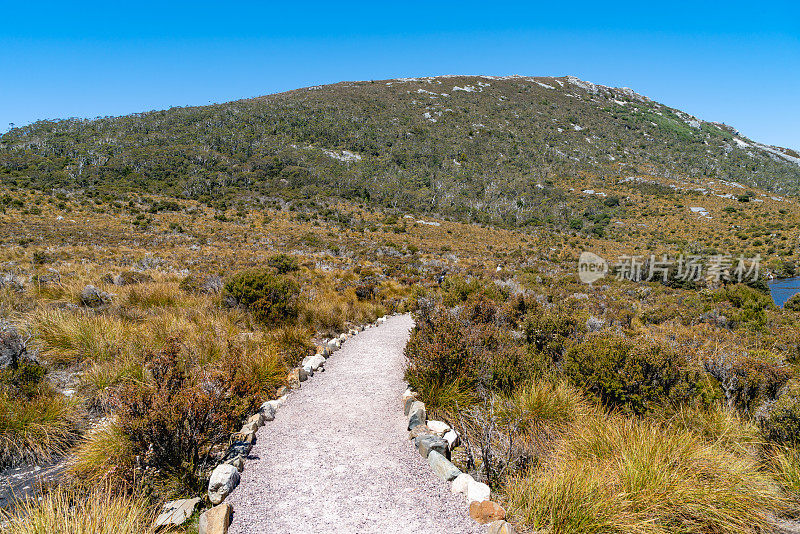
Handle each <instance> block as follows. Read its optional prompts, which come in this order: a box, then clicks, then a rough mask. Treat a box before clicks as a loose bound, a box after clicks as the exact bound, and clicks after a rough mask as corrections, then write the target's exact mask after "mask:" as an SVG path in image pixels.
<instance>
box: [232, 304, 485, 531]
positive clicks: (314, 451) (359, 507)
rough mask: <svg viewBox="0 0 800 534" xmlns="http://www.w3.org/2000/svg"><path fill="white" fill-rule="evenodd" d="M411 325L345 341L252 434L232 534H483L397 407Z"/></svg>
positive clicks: (403, 321) (390, 322) (393, 323)
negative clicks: (421, 450)
mask: <svg viewBox="0 0 800 534" xmlns="http://www.w3.org/2000/svg"><path fill="white" fill-rule="evenodd" d="M413 325H414V322H413V320H412V319H411V317H410V316H408V315H401V316H394V317H388V318H387V321H386V322H385V323H384V324H383V325H381V326H379V327H376V328H370V329H368V330H365V331H364V332H361V333H360V334H359V335H358V336H355V337H352V338H350V339H349V340H348V341H347V343H345V344H344V346H343V347H342V349H341V350H339V351H337V352H335V353H334V354H333V355H332V356H331V357H330V358H329V360H328V361H327V362H326V363H325V372H324V373H315V374H314V377H313V378H311V379H309V380H308V381H306V382H303V386H302V388H301V389H299V390H296V391H295V392H294V393H292V394H291V395H290V396H289V398H288V400H287V402H286V405H285V406H283V407H282V408H281V409H280V410H278V412H277V414H276V417H275V420H274V421H272V422H269V423H267V424H266V425H265V426H263V427H261V428H260V429H259V430H258V433H257V434H256V440H257V441H256V444H255V445H254V446H253V449H252V451H251V452H250V458H249V459H248V461H247V462H246V463H245V468H244V472H243V473H242V478H241V483H240V485H239V487H238V488H236V490H235V491H234V492H233V493H231V494H230V495H229V496H228V497H227V499H226V500H225V502H227V503H230V504H232V505H233V511H234V517H233V521H232V523H231V526H230V531H229V532H230V533H231V534H267V533H273V532H275V533H281V534H316V533H320V534H322V533H325V534H334V533H341V534H362V533H381V534H385V533H392V534H400V533H414V534H426V533H430V534H434V533H435V534H443V533H481V534H485V532H486V527H484V526H481V525H478V524H477V523H476V522H475V521H473V520H472V519H470V517H469V515H468V513H467V507H466V505H465V503H464V501H463V498H462V497H461V496H460V495H455V494H453V493H452V492H451V491H450V484H449V483H448V482H445V481H444V480H442V479H440V478H438V477H437V476H436V475H435V474H434V473H433V471H432V470H431V468H430V466H429V465H428V463H427V461H426V460H425V459H424V458H422V456H420V454H419V453H418V452H417V450H416V449H415V448H414V447H413V446H412V444H411V443H410V442H409V439H408V431H407V428H406V427H407V424H408V421H407V419H406V417H405V416H404V415H403V410H402V408H401V406H400V402H399V400H398V399H400V397H401V395H402V394H403V392H404V391H405V389H406V384H405V382H404V381H403V362H404V357H403V348H404V347H405V344H406V342H407V340H408V336H409V332H410V330H411V328H412V327H413Z"/></svg>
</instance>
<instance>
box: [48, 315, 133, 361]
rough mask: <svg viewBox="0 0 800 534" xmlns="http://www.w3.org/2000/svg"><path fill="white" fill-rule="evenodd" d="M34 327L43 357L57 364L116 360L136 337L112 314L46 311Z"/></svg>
mask: <svg viewBox="0 0 800 534" xmlns="http://www.w3.org/2000/svg"><path fill="white" fill-rule="evenodd" d="M34 324H35V325H36V332H37V334H38V338H39V341H40V342H41V344H42V355H43V356H44V357H45V358H46V359H47V360H48V361H49V362H51V363H54V364H73V363H79V362H81V361H82V360H95V361H108V360H113V359H114V358H116V357H117V356H118V355H119V354H120V352H122V351H123V350H124V349H125V346H124V345H125V343H126V342H127V341H128V340H129V339H130V338H132V337H133V336H132V335H131V334H132V332H131V330H132V328H133V326H132V325H130V324H127V323H125V322H124V321H123V320H122V319H120V318H118V317H115V316H113V315H88V314H83V313H70V312H63V311H57V310H43V311H41V312H40V313H38V314H36V316H35V317H34Z"/></svg>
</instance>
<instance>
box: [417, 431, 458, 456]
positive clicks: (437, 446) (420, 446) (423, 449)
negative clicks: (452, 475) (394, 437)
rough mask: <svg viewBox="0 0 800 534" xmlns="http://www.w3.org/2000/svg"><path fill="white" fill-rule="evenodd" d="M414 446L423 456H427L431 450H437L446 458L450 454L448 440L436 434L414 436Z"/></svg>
mask: <svg viewBox="0 0 800 534" xmlns="http://www.w3.org/2000/svg"><path fill="white" fill-rule="evenodd" d="M414 446H415V447H416V448H417V450H418V451H419V453H420V454H421V455H422V457H423V458H427V457H428V455H429V454H430V453H431V451H436V452H438V453H439V454H441V455H442V456H444V457H445V458H447V457H448V456H449V455H450V449H449V447H448V445H447V442H446V441H445V440H444V439H442V438H440V437H439V436H436V435H432V434H423V435H422V436H417V437H416V438H414Z"/></svg>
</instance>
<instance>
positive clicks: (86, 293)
mask: <svg viewBox="0 0 800 534" xmlns="http://www.w3.org/2000/svg"><path fill="white" fill-rule="evenodd" d="M111 298H112V295H111V294H110V293H106V292H105V291H100V290H99V289H97V288H96V287H94V286H93V285H91V284H90V285H88V286H86V287H84V288H83V290H81V294H80V302H81V304H82V305H83V306H86V307H87V308H95V309H96V308H103V307H105V306H108V305H109V304H110V303H111Z"/></svg>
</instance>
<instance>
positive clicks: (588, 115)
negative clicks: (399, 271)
mask: <svg viewBox="0 0 800 534" xmlns="http://www.w3.org/2000/svg"><path fill="white" fill-rule="evenodd" d="M632 176H636V177H640V178H641V177H651V178H662V179H668V180H682V181H685V182H687V183H690V184H698V185H704V184H706V183H707V182H708V181H710V180H724V181H728V182H737V183H741V184H744V185H746V186H752V187H760V188H763V189H766V190H769V191H773V192H775V193H779V194H791V193H796V192H798V190H800V154H798V153H796V152H794V151H792V150H789V149H785V148H780V147H773V146H768V145H764V144H761V143H758V142H755V141H753V140H751V139H748V138H747V137H744V136H743V135H741V134H740V133H739V132H737V131H736V130H735V129H734V128H731V127H730V126H726V125H724V124H719V123H712V122H705V121H702V120H700V119H698V118H696V117H693V116H692V115H689V114H687V113H684V112H682V111H680V110H677V109H673V108H670V107H667V106H664V105H662V104H659V103H658V102H655V101H653V100H651V99H649V98H647V97H645V96H642V95H640V94H637V93H636V92H634V91H633V90H631V89H628V88H612V87H606V86H602V85H596V84H593V83H590V82H586V81H582V80H580V79H578V78H575V77H572V76H566V77H560V78H553V77H526V76H510V77H493V76H439V77H431V78H409V79H397V80H383V81H369V82H366V81H364V82H341V83H337V84H333V85H325V86H317V87H308V88H304V89H298V90H294V91H289V92H286V93H280V94H274V95H268V96H263V97H259V98H253V99H247V100H239V101H235V102H229V103H225V104H215V105H210V106H202V107H182V108H181V107H178V108H171V109H169V110H164V111H152V112H147V113H140V114H134V115H128V116H123V117H106V118H100V119H95V120H82V119H67V120H60V121H39V122H36V123H34V124H31V125H29V126H25V127H21V128H15V129H12V130H11V131H9V132H8V133H6V134H5V135H3V136H2V139H1V142H0V179H2V181H3V183H5V184H6V185H12V186H13V185H16V186H19V187H31V188H37V189H45V190H53V189H56V190H63V191H64V192H67V193H69V192H74V191H80V192H89V193H90V194H92V192H96V193H98V194H104V195H107V194H114V195H119V194H123V193H125V192H130V191H147V192H154V193H155V192H157V193H166V194H169V195H172V196H177V197H187V198H195V199H199V200H202V201H207V202H212V201H216V202H219V201H220V200H223V201H229V200H230V201H238V200H241V199H256V200H257V199H264V198H275V197H278V198H283V199H300V198H313V197H318V196H333V197H339V198H345V199H359V200H366V201H369V202H370V203H373V204H377V205H381V206H385V207H386V206H388V207H397V208H404V209H413V210H417V211H420V212H435V213H439V214H443V215H450V216H455V217H459V218H462V219H466V220H481V221H487V222H495V223H501V224H507V225H517V226H518V225H526V224H536V223H537V222H538V221H541V220H543V219H547V218H548V217H550V212H551V211H552V206H553V204H554V203H557V202H558V201H560V199H562V198H563V195H564V192H565V191H564V190H565V188H566V186H565V185H564V181H563V180H564V178H570V177H571V178H575V177H582V178H588V179H594V180H599V181H600V182H601V183H604V184H605V183H615V182H618V181H621V180H629V179H630V178H631V177H632Z"/></svg>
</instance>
